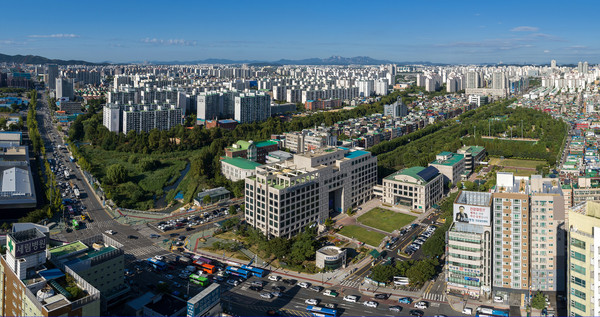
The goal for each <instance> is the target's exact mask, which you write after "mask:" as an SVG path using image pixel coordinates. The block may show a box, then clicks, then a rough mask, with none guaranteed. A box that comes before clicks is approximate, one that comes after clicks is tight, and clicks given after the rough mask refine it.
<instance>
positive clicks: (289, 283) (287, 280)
mask: <svg viewBox="0 0 600 317" xmlns="http://www.w3.org/2000/svg"><path fill="white" fill-rule="evenodd" d="M296 282H297V281H296V280H294V279H290V278H287V279H285V280H283V283H284V284H288V285H295V284H296Z"/></svg>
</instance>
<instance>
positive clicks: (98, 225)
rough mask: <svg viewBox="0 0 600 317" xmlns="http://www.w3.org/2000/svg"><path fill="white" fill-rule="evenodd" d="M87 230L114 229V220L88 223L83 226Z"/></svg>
mask: <svg viewBox="0 0 600 317" xmlns="http://www.w3.org/2000/svg"><path fill="white" fill-rule="evenodd" d="M85 225H86V227H87V228H88V229H91V228H99V229H111V228H112V229H114V227H115V222H114V220H100V221H97V220H96V221H94V222H88V223H86V224H85Z"/></svg>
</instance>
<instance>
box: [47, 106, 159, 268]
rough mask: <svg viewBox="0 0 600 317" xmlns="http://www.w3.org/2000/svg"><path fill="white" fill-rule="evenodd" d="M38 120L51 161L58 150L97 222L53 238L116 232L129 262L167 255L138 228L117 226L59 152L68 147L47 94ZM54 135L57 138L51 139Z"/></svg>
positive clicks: (69, 238)
mask: <svg viewBox="0 0 600 317" xmlns="http://www.w3.org/2000/svg"><path fill="white" fill-rule="evenodd" d="M37 114H38V117H37V118H36V119H37V120H38V122H39V123H40V124H39V129H40V134H41V135H42V139H43V140H44V144H45V146H46V155H47V156H48V157H51V156H53V155H54V149H56V151H57V152H56V154H57V155H58V160H61V161H62V164H63V165H65V166H66V167H67V168H69V169H71V170H72V171H73V172H72V173H71V174H72V175H71V178H70V179H71V180H72V181H73V182H74V183H75V184H76V185H77V187H78V188H80V189H82V198H81V204H82V205H84V206H85V207H86V211H87V212H88V213H89V214H90V216H91V218H92V220H93V222H85V223H84V224H83V225H82V228H81V229H80V230H74V231H72V232H70V233H67V232H64V231H63V232H62V233H61V234H59V235H53V238H55V239H59V240H63V241H69V242H70V241H75V240H78V239H82V238H86V237H90V236H94V235H97V234H100V233H102V232H104V231H106V230H108V229H112V230H114V231H116V232H117V234H115V235H114V236H112V237H113V238H114V239H115V240H117V241H118V242H120V243H121V244H123V250H124V251H125V256H126V260H127V261H132V260H134V259H136V258H137V259H140V258H146V257H149V256H153V255H156V254H164V253H165V252H166V251H165V250H164V249H162V248H160V247H158V246H156V245H154V243H153V241H152V240H150V239H149V238H147V237H146V236H141V235H140V234H139V233H138V232H137V230H135V228H133V227H130V226H125V225H122V224H120V223H119V222H117V221H116V220H114V219H113V218H112V216H111V215H110V214H108V213H107V212H106V210H104V208H103V207H102V205H101V203H100V201H98V199H97V197H96V196H95V195H94V194H93V193H92V189H91V188H90V187H89V185H88V184H87V182H85V181H84V180H83V177H84V176H83V175H82V174H81V170H80V169H79V168H78V167H77V165H76V164H75V163H72V162H70V161H69V155H70V154H68V152H66V151H63V150H58V145H59V144H60V145H64V143H63V142H62V140H61V139H60V137H59V133H58V131H57V130H56V128H55V127H54V126H53V124H52V119H51V116H50V112H49V108H48V105H47V104H46V94H43V95H42V97H41V98H38V112H37ZM51 135H52V136H53V137H51ZM129 235H134V236H137V237H138V239H128V238H127V237H128V236H129Z"/></svg>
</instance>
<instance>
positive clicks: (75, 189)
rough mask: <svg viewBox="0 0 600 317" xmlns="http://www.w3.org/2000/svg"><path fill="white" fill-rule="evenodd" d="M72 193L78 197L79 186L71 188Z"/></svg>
mask: <svg viewBox="0 0 600 317" xmlns="http://www.w3.org/2000/svg"><path fill="white" fill-rule="evenodd" d="M73 193H74V194H75V197H77V198H79V195H80V194H81V193H80V192H79V188H77V187H75V188H73Z"/></svg>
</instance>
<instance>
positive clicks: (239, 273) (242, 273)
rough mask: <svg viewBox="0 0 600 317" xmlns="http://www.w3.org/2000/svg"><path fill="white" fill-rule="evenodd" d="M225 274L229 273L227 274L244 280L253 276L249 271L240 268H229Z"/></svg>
mask: <svg viewBox="0 0 600 317" xmlns="http://www.w3.org/2000/svg"><path fill="white" fill-rule="evenodd" d="M225 272H227V274H231V275H235V276H241V277H243V278H248V276H250V275H251V273H250V272H248V271H246V270H244V269H241V268H239V267H235V266H228V267H227V268H226V269H225Z"/></svg>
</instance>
